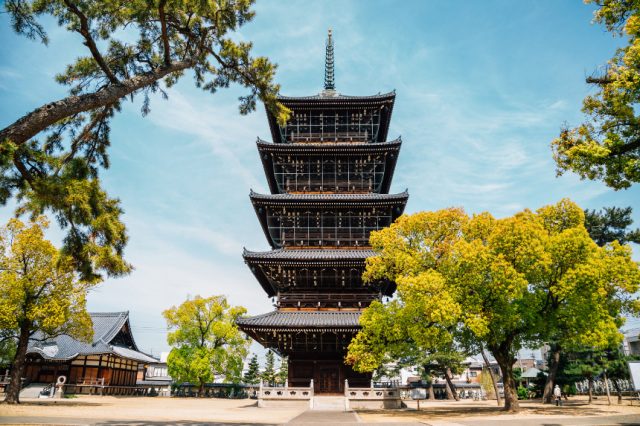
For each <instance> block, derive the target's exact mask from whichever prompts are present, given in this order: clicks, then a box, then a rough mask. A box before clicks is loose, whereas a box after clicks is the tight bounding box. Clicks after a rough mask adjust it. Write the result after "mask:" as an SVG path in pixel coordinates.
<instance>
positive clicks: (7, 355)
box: [0, 330, 18, 375]
mask: <svg viewBox="0 0 640 426" xmlns="http://www.w3.org/2000/svg"><path fill="white" fill-rule="evenodd" d="M17 335H18V333H17V331H16V330H0V368H2V369H4V368H6V367H7V366H9V365H10V364H11V361H13V358H14V357H15V356H16V349H17V348H18V345H17V344H16V338H15V336H17ZM1 374H2V372H1V371H0V375H1Z"/></svg>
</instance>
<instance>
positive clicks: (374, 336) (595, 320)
mask: <svg viewBox="0 0 640 426" xmlns="http://www.w3.org/2000/svg"><path fill="white" fill-rule="evenodd" d="M583 222H584V213H583V211H582V210H581V209H580V208H579V207H578V206H577V205H575V204H574V203H573V202H571V201H570V200H567V199H565V200H563V201H561V202H559V203H558V204H556V205H550V206H545V207H543V208H541V209H539V210H537V211H536V212H533V211H530V210H525V211H523V212H521V213H518V214H516V215H515V216H512V217H506V218H504V219H495V218H493V217H492V216H491V215H490V214H489V213H482V214H480V215H473V217H469V216H468V215H467V214H466V213H465V212H464V210H463V209H461V208H449V209H444V210H440V211H436V212H420V213H416V214H413V215H410V216H406V215H405V216H402V217H400V218H399V219H398V220H397V221H396V222H395V223H394V224H393V225H392V226H391V227H390V228H387V229H383V230H381V231H379V232H375V233H373V234H372V236H371V240H370V241H371V243H372V246H373V249H374V251H375V252H377V253H378V254H379V256H376V257H371V258H369V259H367V268H366V270H365V273H364V279H365V280H372V279H381V278H384V277H387V278H389V279H391V280H394V281H395V282H396V283H397V285H398V297H397V299H396V300H394V301H392V302H391V303H389V304H387V305H382V304H380V303H377V302H374V303H373V304H372V305H371V306H370V307H369V308H367V309H366V310H365V311H364V313H363V315H362V318H361V320H360V324H361V325H362V327H363V330H362V332H361V333H360V334H359V335H358V336H357V337H356V338H355V339H354V340H353V341H352V343H351V345H350V346H349V354H348V356H347V362H348V363H350V364H352V365H353V366H354V368H355V369H356V370H358V371H371V370H373V369H375V368H377V366H378V365H379V364H380V362H381V360H382V359H383V357H385V356H391V357H401V356H403V354H406V353H411V352H414V353H415V351H429V350H435V351H437V350H438V349H439V348H442V347H446V345H447V344H448V343H449V342H451V341H455V342H456V344H457V345H459V346H460V347H461V348H462V349H464V350H466V351H468V352H470V353H473V352H474V351H477V350H478V348H481V347H484V348H487V349H488V350H489V351H490V352H491V354H492V355H493V356H494V358H495V359H496V361H497V362H498V364H499V365H500V368H501V369H502V372H503V375H504V378H503V380H504V389H505V409H506V410H508V411H518V410H519V405H518V397H517V392H516V384H515V382H514V380H513V359H514V356H515V354H516V353H517V350H518V349H520V348H522V347H537V345H540V344H541V343H542V342H543V341H545V340H547V339H548V338H549V334H550V333H551V332H553V331H554V330H558V329H560V328H562V329H563V330H565V333H567V334H568V335H570V336H569V337H568V338H569V339H570V340H572V341H574V342H580V343H581V344H589V345H594V346H605V345H607V344H610V343H611V342H615V341H617V340H618V339H620V335H619V333H618V332H617V330H618V329H619V327H620V326H621V325H622V324H623V323H624V320H623V316H624V315H628V314H630V315H637V314H638V313H639V312H640V307H639V303H638V300H637V298H636V297H635V296H633V294H634V293H635V292H637V291H638V285H639V284H640V270H639V267H638V264H637V263H636V262H634V261H633V260H632V259H631V248H630V247H629V246H621V245H619V244H618V243H617V242H613V243H611V244H608V245H606V246H604V247H598V246H597V245H596V244H595V243H594V242H593V240H592V239H591V238H590V237H589V234H588V233H587V231H586V230H585V228H584V225H583Z"/></svg>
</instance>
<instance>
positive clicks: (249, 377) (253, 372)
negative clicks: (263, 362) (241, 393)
mask: <svg viewBox="0 0 640 426" xmlns="http://www.w3.org/2000/svg"><path fill="white" fill-rule="evenodd" d="M259 381H260V364H259V363H258V355H257V354H253V358H251V362H249V371H247V373H246V374H245V375H244V382H245V383H248V384H250V385H257V384H258V382H259Z"/></svg>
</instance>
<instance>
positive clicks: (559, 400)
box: [553, 385, 562, 407]
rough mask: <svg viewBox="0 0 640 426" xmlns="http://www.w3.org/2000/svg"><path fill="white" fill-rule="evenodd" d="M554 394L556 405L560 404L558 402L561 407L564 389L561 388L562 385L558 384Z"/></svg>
mask: <svg viewBox="0 0 640 426" xmlns="http://www.w3.org/2000/svg"><path fill="white" fill-rule="evenodd" d="M553 396H555V397H556V407H557V406H558V404H559V405H560V407H562V391H561V390H560V386H558V385H556V387H555V389H554V390H553Z"/></svg>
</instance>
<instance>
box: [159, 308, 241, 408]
mask: <svg viewBox="0 0 640 426" xmlns="http://www.w3.org/2000/svg"><path fill="white" fill-rule="evenodd" d="M246 313H247V310H246V309H245V308H243V307H242V306H231V305H229V303H228V302H227V299H226V298H225V297H224V296H213V297H209V298H206V299H205V298H202V297H200V296H199V295H198V296H196V297H195V298H193V299H189V300H187V301H186V302H184V303H183V304H181V305H180V306H178V307H175V306H174V307H172V308H171V309H167V310H166V311H164V312H162V315H163V316H164V318H165V319H166V321H167V328H168V329H169V330H173V331H172V332H170V333H169V335H168V336H167V342H168V343H169V344H170V345H171V346H174V348H173V349H172V350H171V353H170V354H169V357H168V358H167V367H168V369H169V375H170V376H171V377H173V378H174V380H176V381H177V382H178V383H181V382H191V383H192V384H195V385H196V386H199V390H198V396H199V397H201V398H202V397H204V396H205V389H204V386H205V383H208V382H212V381H213V380H214V379H223V380H225V381H226V382H233V383H237V382H238V381H239V380H240V379H241V377H242V367H243V360H244V358H245V357H246V356H247V354H248V353H249V346H250V345H251V342H250V341H248V340H247V337H246V335H245V334H244V333H243V332H242V331H240V329H238V326H237V325H236V323H235V320H236V319H237V318H238V317H240V316H242V315H244V314H246Z"/></svg>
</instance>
